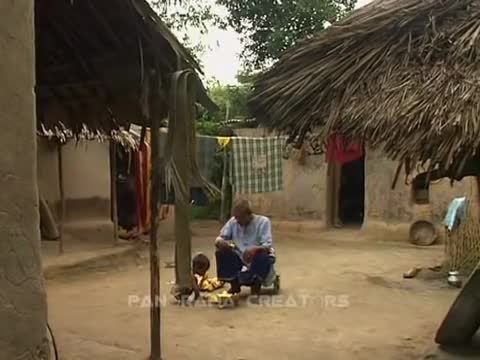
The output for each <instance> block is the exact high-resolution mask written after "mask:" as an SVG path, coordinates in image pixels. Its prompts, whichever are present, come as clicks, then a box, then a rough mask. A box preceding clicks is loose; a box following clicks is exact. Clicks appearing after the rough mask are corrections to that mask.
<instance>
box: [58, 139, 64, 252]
mask: <svg viewBox="0 0 480 360" xmlns="http://www.w3.org/2000/svg"><path fill="white" fill-rule="evenodd" d="M57 151H58V185H59V188H60V216H59V221H58V228H59V232H60V238H59V239H58V252H59V254H63V251H64V248H63V245H64V244H63V235H64V231H63V228H64V223H65V212H66V205H65V186H64V182H63V156H62V144H61V143H60V142H59V143H58V146H57Z"/></svg>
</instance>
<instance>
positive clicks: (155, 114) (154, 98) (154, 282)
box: [149, 73, 162, 360]
mask: <svg viewBox="0 0 480 360" xmlns="http://www.w3.org/2000/svg"><path fill="white" fill-rule="evenodd" d="M158 76H159V75H158V74H157V73H154V74H153V76H152V81H151V88H150V105H149V106H150V121H151V143H152V151H151V162H152V164H151V165H152V186H151V189H150V191H151V196H150V216H151V218H150V300H151V308H150V344H151V351H150V359H151V360H161V353H162V351H161V338H160V336H161V329H160V326H161V324H160V318H161V313H160V302H159V300H160V259H159V254H158V239H157V231H158V206H159V202H160V199H159V193H160V169H159V167H160V154H159V151H160V149H159V136H160V115H159V111H158V110H159V109H158V106H159V98H158V97H159V91H158V90H159V89H158V87H159V79H158Z"/></svg>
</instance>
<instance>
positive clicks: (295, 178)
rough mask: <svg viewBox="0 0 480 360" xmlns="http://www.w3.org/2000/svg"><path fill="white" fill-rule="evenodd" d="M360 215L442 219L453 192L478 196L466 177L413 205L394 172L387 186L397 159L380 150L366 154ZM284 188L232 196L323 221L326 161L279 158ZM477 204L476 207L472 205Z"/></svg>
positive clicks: (278, 213)
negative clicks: (362, 211)
mask: <svg viewBox="0 0 480 360" xmlns="http://www.w3.org/2000/svg"><path fill="white" fill-rule="evenodd" d="M236 133H237V135H238V136H246V137H261V136H264V135H265V136H266V135H267V132H266V130H264V129H239V130H236ZM365 166H366V169H365V170H366V171H365V173H366V179H365V181H366V183H365V186H366V199H365V203H366V205H365V207H366V209H365V210H366V211H365V214H366V219H365V223H364V226H365V227H371V226H374V225H382V226H389V225H398V224H410V223H411V222H412V221H413V220H419V219H428V220H433V221H434V222H436V223H440V222H441V221H442V220H443V217H444V215H445V212H446V209H447V207H448V204H449V203H450V201H451V200H452V199H453V198H455V197H459V196H467V197H469V198H471V199H478V191H477V182H476V179H473V178H467V179H464V180H463V181H461V182H455V183H454V185H453V187H452V186H450V181H449V180H448V179H445V180H442V181H440V182H438V183H435V184H432V185H431V189H430V201H431V204H430V205H429V206H420V205H414V204H413V199H412V191H411V187H410V186H409V185H405V181H404V180H405V177H404V175H403V174H401V175H400V177H399V179H398V182H397V186H396V187H395V189H393V190H392V189H391V186H392V183H393V179H394V177H395V172H396V170H397V166H398V163H397V162H395V161H392V160H389V159H388V158H387V157H386V156H385V155H384V154H382V153H381V152H380V151H373V150H368V151H367V154H366V164H365ZM283 178H284V190H283V191H279V192H275V193H267V194H248V195H246V194H238V195H241V196H244V197H246V198H247V199H249V200H250V202H251V203H252V207H253V208H254V210H255V211H256V212H259V213H262V214H266V215H269V216H271V217H277V218H284V219H296V218H302V219H315V220H319V221H321V222H323V223H325V220H326V211H327V206H326V203H327V200H326V198H327V197H326V195H327V191H328V189H327V163H326V160H325V157H324V156H309V157H307V158H306V160H305V163H304V164H301V163H300V162H299V161H298V160H296V159H293V158H292V159H288V160H284V162H283ZM475 206H477V205H475Z"/></svg>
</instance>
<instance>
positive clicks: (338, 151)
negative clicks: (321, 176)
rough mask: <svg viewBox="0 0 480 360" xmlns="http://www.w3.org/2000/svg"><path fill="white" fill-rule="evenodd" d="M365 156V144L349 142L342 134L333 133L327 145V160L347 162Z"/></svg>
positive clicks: (339, 162) (340, 162)
mask: <svg viewBox="0 0 480 360" xmlns="http://www.w3.org/2000/svg"><path fill="white" fill-rule="evenodd" d="M363 156H364V150H363V144H362V143H360V142H355V141H354V142H350V143H347V142H346V141H345V140H344V139H343V138H342V136H340V135H337V134H335V135H332V136H331V137H330V140H329V142H328V146H327V160H328V161H329V162H334V163H338V164H346V163H349V162H351V161H355V160H358V159H361V158H362V157H363Z"/></svg>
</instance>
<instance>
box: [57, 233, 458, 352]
mask: <svg viewBox="0 0 480 360" xmlns="http://www.w3.org/2000/svg"><path fill="white" fill-rule="evenodd" d="M214 234H215V231H214V230H213V229H203V230H199V231H197V235H198V236H196V237H195V240H194V246H195V248H196V250H203V251H205V252H207V253H208V254H209V255H212V249H211V247H210V243H211V239H212V236H213V235H214ZM276 247H277V253H278V262H279V265H278V268H279V270H280V273H281V275H282V287H283V291H282V296H281V297H278V298H276V300H275V304H274V305H275V306H266V305H265V306H253V305H248V304H244V305H243V306H241V307H239V308H237V309H234V310H223V311H220V310H218V309H214V308H206V307H204V306H200V307H195V308H179V307H177V306H174V305H169V304H167V305H166V306H165V307H164V308H163V315H162V316H163V334H164V337H163V345H164V354H165V359H167V360H168V359H175V360H182V359H185V360H193V359H201V360H203V359H211V360H216V359H219V360H220V359H222V360H224V359H228V360H231V359H233V360H240V359H244V360H249V359H266V360H268V359H279V360H283V359H285V360H286V359H294V358H295V359H300V360H310V359H311V360H317V359H326V360H329V359H339V360H341V359H365V360H367V359H369V360H370V359H392V360H395V359H398V360H409V359H421V358H423V357H424V355H425V351H426V349H428V348H429V347H430V346H431V344H432V340H431V339H432V337H433V334H434V332H435V330H436V327H437V325H438V323H439V321H440V320H441V318H442V317H443V315H444V314H445V312H446V310H447V309H448V307H449V306H450V304H451V302H452V300H453V299H454V297H455V295H456V291H455V290H452V289H449V288H448V287H447V286H446V285H445V284H444V282H441V281H425V280H422V279H414V280H403V279H402V273H403V272H404V271H406V270H408V268H410V267H411V266H414V265H416V264H420V265H424V266H431V265H435V264H436V263H437V262H438V261H439V259H441V256H442V248H441V247H433V248H429V249H416V248H413V247H410V246H408V245H403V244H392V243H385V242H371V241H366V240H365V239H364V237H363V236H361V235H359V233H358V232H354V231H340V232H332V233H321V234H299V233H292V234H285V233H284V234H280V237H279V238H278V239H277V246H276ZM171 250H172V249H171V246H170V245H165V246H163V247H162V249H161V252H162V253H161V256H162V258H163V260H171V258H172V251H171ZM161 276H162V279H161V287H162V291H163V293H164V294H168V291H169V287H170V285H169V284H168V282H169V281H171V280H173V270H171V269H162V274H161ZM48 285H49V286H48V294H49V305H50V319H51V323H52V325H53V327H54V331H55V333H56V336H57V337H58V342H59V347H60V352H61V353H62V355H63V356H62V359H64V360H82V359H88V360H92V359H99V360H100V359H101V360H110V359H116V360H130V359H132V360H133V359H143V358H146V356H147V355H148V347H149V335H148V334H149V332H148V326H149V309H148V307H145V306H144V307H142V306H141V304H138V303H137V304H135V305H133V306H129V299H130V300H132V299H134V298H133V296H137V297H138V298H139V299H143V297H145V296H147V295H148V287H149V275H148V264H147V263H146V259H136V260H135V261H132V264H131V265H129V266H124V267H123V268H117V269H115V270H112V271H109V272H105V273H95V274H88V275H87V274H85V275H83V276H81V277H78V276H77V277H75V278H65V279H61V280H55V282H50V283H49V284H48ZM129 297H130V298H129ZM144 305H148V304H144ZM431 358H435V357H431Z"/></svg>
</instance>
